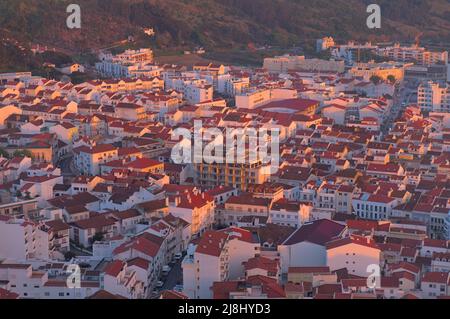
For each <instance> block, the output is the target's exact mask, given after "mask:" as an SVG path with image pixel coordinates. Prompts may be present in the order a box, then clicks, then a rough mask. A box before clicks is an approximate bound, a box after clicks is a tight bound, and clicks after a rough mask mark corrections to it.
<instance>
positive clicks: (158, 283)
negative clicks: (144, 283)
mask: <svg viewBox="0 0 450 319" xmlns="http://www.w3.org/2000/svg"><path fill="white" fill-rule="evenodd" d="M162 287H164V282H163V281H158V282H157V283H156V288H162Z"/></svg>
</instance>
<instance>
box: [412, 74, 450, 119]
mask: <svg viewBox="0 0 450 319" xmlns="http://www.w3.org/2000/svg"><path fill="white" fill-rule="evenodd" d="M417 103H418V105H419V107H420V109H421V110H422V112H437V113H450V85H449V84H448V83H446V84H443V83H437V82H432V81H429V82H426V83H422V84H421V85H420V86H419V88H418V89H417Z"/></svg>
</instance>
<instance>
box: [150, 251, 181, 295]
mask: <svg viewBox="0 0 450 319" xmlns="http://www.w3.org/2000/svg"><path fill="white" fill-rule="evenodd" d="M182 261H183V259H180V260H178V261H176V262H175V263H174V264H172V265H170V267H171V268H172V269H171V270H170V272H169V274H168V275H167V276H162V275H161V276H160V279H159V280H161V281H162V282H164V286H163V287H162V288H158V289H157V290H158V293H156V294H151V296H150V299H155V298H159V296H160V293H161V292H162V291H164V290H173V289H174V288H175V287H176V286H177V285H182V284H183V269H182V268H181V263H182Z"/></svg>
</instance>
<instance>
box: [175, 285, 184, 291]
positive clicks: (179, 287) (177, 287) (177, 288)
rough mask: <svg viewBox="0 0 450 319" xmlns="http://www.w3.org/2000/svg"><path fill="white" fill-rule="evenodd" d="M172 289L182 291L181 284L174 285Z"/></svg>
mask: <svg viewBox="0 0 450 319" xmlns="http://www.w3.org/2000/svg"><path fill="white" fill-rule="evenodd" d="M173 290H174V291H176V292H183V285H176V286H175V288H173Z"/></svg>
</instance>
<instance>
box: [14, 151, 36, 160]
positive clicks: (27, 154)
mask: <svg viewBox="0 0 450 319" xmlns="http://www.w3.org/2000/svg"><path fill="white" fill-rule="evenodd" d="M13 157H29V158H32V157H33V154H32V153H31V152H30V151H29V150H17V151H15V152H14V153H13Z"/></svg>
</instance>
